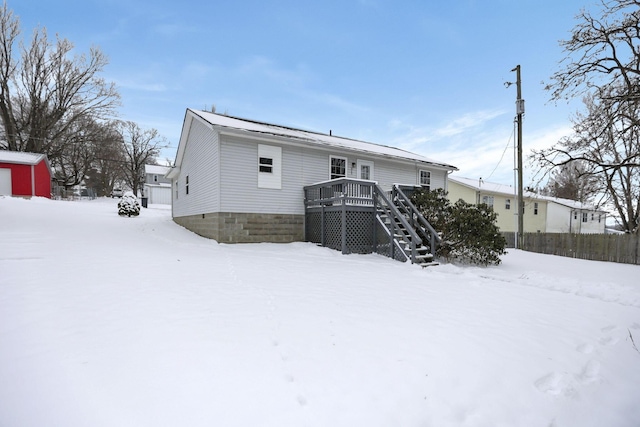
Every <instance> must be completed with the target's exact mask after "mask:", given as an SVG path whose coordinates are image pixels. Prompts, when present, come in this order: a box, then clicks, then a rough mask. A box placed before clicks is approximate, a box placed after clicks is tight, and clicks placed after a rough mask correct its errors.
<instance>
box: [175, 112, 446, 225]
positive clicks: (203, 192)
mask: <svg viewBox="0 0 640 427" xmlns="http://www.w3.org/2000/svg"><path fill="white" fill-rule="evenodd" d="M181 144H184V147H185V151H184V156H183V158H182V162H181V164H180V173H179V175H178V176H177V177H175V178H174V187H173V190H174V191H173V192H172V196H173V215H174V216H187V215H198V214H202V213H212V212H237V213H272V214H273V213H284V214H304V191H303V187H304V186H306V185H311V184H315V183H318V182H321V181H326V180H328V179H330V158H331V156H336V157H341V158H344V159H346V162H345V174H346V176H347V178H357V172H358V168H357V162H358V160H361V161H365V162H371V163H372V164H373V163H375V176H374V177H373V179H374V180H375V181H377V182H378V183H379V184H380V185H381V187H382V188H383V189H385V190H389V189H390V188H391V186H392V185H393V184H408V185H416V184H417V183H418V176H419V175H418V171H419V170H420V169H423V170H429V171H430V172H431V188H444V185H445V179H446V176H447V173H446V171H445V170H440V169H436V168H434V169H431V168H429V167H428V166H427V167H425V165H424V164H420V163H415V162H408V161H396V160H393V159H389V158H383V157H376V156H373V155H372V156H368V155H364V156H363V155H362V154H363V153H355V152H350V151H347V150H335V149H331V148H324V147H313V146H306V145H304V144H287V143H282V144H280V143H279V142H278V141H276V140H271V139H269V140H266V139H261V140H257V139H249V138H246V137H242V136H231V135H228V134H219V133H218V131H217V130H215V129H212V128H211V127H210V126H208V125H205V124H203V123H202V122H201V121H200V120H199V119H197V118H195V119H193V121H192V123H191V126H190V129H189V133H188V135H186V138H185V140H183V141H181ZM261 145H262V146H268V147H275V148H277V149H279V150H280V154H281V177H280V188H279V189H275V188H260V186H259V182H258V179H259V178H258V177H259V168H260V157H261V156H260V154H261V153H260V152H259V150H260V149H259V146H261ZM262 157H265V156H262ZM352 164H356V167H352ZM265 166H268V165H266V164H265ZM371 172H372V173H373V172H374V171H373V169H372V170H371ZM187 175H188V176H189V196H188V197H187V196H186V194H185V185H186V177H187ZM176 182H177V183H178V184H179V185H178V186H177V190H178V195H177V198H176V194H175V193H176V192H175V190H176V186H175V184H176Z"/></svg>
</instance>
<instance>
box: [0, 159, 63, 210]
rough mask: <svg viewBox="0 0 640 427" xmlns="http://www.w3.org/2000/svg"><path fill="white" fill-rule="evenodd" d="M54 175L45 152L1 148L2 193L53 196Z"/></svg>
mask: <svg viewBox="0 0 640 427" xmlns="http://www.w3.org/2000/svg"><path fill="white" fill-rule="evenodd" d="M52 175H53V173H52V171H51V165H50V164H49V159H47V156H46V155H44V154H36V153H24V152H17V151H5V150H0V195H7V196H19V197H33V196H37V197H47V198H51V177H52Z"/></svg>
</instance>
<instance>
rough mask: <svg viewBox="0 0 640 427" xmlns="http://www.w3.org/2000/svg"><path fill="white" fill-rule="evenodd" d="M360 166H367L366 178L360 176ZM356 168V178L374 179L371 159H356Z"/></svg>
mask: <svg viewBox="0 0 640 427" xmlns="http://www.w3.org/2000/svg"><path fill="white" fill-rule="evenodd" d="M362 166H369V176H368V177H367V178H363V177H362ZM356 168H357V169H358V170H357V172H356V177H357V178H358V179H364V180H369V181H375V178H374V171H373V162H372V161H371V160H362V159H358V160H357V161H356Z"/></svg>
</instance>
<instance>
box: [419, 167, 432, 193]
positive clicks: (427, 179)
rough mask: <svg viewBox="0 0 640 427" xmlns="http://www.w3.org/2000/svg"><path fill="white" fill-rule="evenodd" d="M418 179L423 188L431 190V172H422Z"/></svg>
mask: <svg viewBox="0 0 640 427" xmlns="http://www.w3.org/2000/svg"><path fill="white" fill-rule="evenodd" d="M418 179H419V182H420V185H421V186H423V187H425V188H426V189H427V190H431V171H425V170H421V171H420V176H419V177H418Z"/></svg>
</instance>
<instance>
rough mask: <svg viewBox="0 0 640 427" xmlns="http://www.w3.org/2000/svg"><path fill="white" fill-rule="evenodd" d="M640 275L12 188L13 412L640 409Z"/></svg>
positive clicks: (233, 421)
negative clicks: (201, 220)
mask: <svg viewBox="0 0 640 427" xmlns="http://www.w3.org/2000/svg"><path fill="white" fill-rule="evenodd" d="M639 273H640V267H638V266H630V265H619V264H612V263H598V262H588V261H581V260H573V259H567V258H560V257H553V256H545V255H539V254H532V253H525V252H521V251H511V252H510V253H509V254H508V255H507V256H506V257H505V258H504V262H503V264H502V265H501V266H499V267H491V268H474V267H466V268H463V267H459V266H454V265H441V266H438V267H435V268H429V269H426V270H422V269H420V268H419V267H416V266H411V265H407V264H401V263H398V262H395V261H392V260H389V259H386V258H383V257H379V256H376V255H366V256H359V255H350V256H343V255H341V254H340V253H338V252H335V251H332V250H329V249H325V248H319V247H316V246H314V245H312V244H306V243H296V244H288V245H276V244H255V245H253V244H252V245H248V244H247V245H223V244H217V243H216V242H214V241H211V240H207V239H203V238H200V237H198V236H196V235H194V234H192V233H190V232H188V231H187V230H185V229H183V228H181V227H179V226H177V225H176V224H174V223H173V222H172V221H171V218H170V211H168V210H167V209H164V208H160V207H155V208H154V206H151V208H150V209H143V210H142V212H141V215H140V216H139V217H137V218H121V217H119V216H118V215H117V208H116V202H115V201H113V200H96V201H91V202H57V201H49V200H45V199H33V200H21V199H11V198H0V425H3V426H4V425H8V426H43V425H47V426H87V425H91V426H115V425H117V426H159V425H163V426H186V425H188V426H211V425H220V426H247V425H260V426H301V425H304V426H355V425H362V426H365V425H366V426H389V425H394V426H396V425H402V426H425V425H434V426H449V425H451V426H514V425H521V426H524V425H531V426H534V425H535V426H549V425H552V426H556V427H560V426H576V425H580V426H610V427H615V426H631V425H640V405H638V402H640V353H639V352H638V351H637V350H636V349H635V348H634V347H633V342H632V341H631V338H630V335H631V336H632V337H634V338H635V343H636V344H637V345H640V285H639V284H638V277H639Z"/></svg>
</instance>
